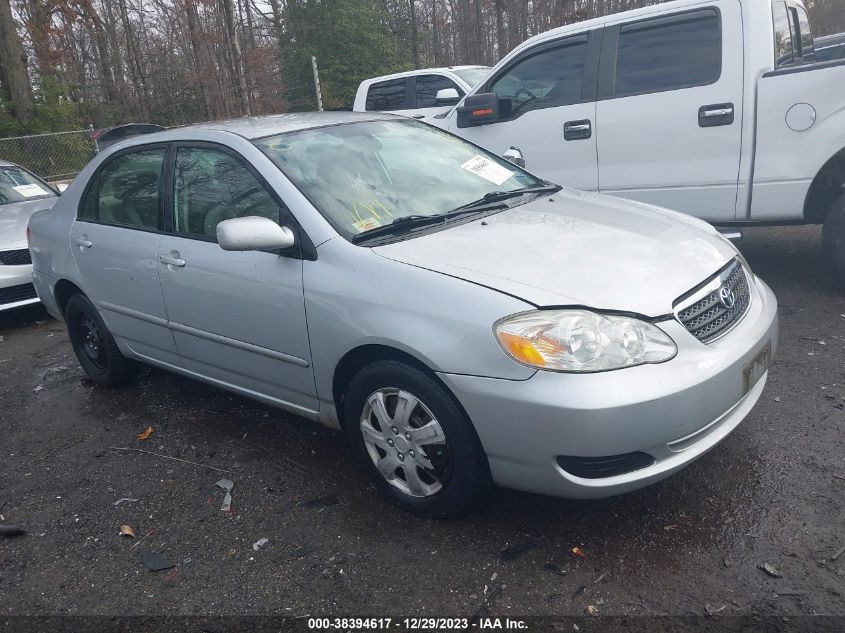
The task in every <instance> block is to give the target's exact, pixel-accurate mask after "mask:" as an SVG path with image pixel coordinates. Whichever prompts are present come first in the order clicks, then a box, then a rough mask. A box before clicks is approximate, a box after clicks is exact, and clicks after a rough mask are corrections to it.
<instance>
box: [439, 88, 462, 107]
mask: <svg viewBox="0 0 845 633" xmlns="http://www.w3.org/2000/svg"><path fill="white" fill-rule="evenodd" d="M434 99H435V101H436V102H437V105H444V106H445V105H455V104H456V103H457V102H458V101H460V100H461V95H459V94H458V91H457V90H455V89H454V88H441V89H440V90H438V91H437V96H436V97H435V98H434Z"/></svg>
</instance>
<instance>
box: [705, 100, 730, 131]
mask: <svg viewBox="0 0 845 633" xmlns="http://www.w3.org/2000/svg"><path fill="white" fill-rule="evenodd" d="M733 122H734V104H732V103H713V104H711V105H705V106H701V107H700V108H699V109H698V125H699V127H716V126H718V125H730V124H731V123H733Z"/></svg>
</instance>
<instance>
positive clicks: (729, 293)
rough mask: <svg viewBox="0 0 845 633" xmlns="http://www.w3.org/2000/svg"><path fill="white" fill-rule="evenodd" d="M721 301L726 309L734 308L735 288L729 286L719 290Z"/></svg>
mask: <svg viewBox="0 0 845 633" xmlns="http://www.w3.org/2000/svg"><path fill="white" fill-rule="evenodd" d="M719 301H721V302H722V305H723V306H725V307H726V308H728V309H730V308H733V307H734V304H735V303H736V293H735V292H734V291H733V288H728V287H727V286H722V287H721V288H719Z"/></svg>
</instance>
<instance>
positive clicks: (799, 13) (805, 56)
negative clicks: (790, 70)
mask: <svg viewBox="0 0 845 633" xmlns="http://www.w3.org/2000/svg"><path fill="white" fill-rule="evenodd" d="M792 11H794V12H795V13H794V17H795V18H797V21H798V33H799V34H800V36H801V37H800V42H801V61H802V62H812V61H814V59H813V58H814V53H815V51H814V47H813V32H812V30H810V17H809V16H808V15H807V10H806V9H804V7H795V8H793V9H792Z"/></svg>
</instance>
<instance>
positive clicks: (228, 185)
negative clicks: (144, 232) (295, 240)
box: [158, 143, 318, 413]
mask: <svg viewBox="0 0 845 633" xmlns="http://www.w3.org/2000/svg"><path fill="white" fill-rule="evenodd" d="M172 160H173V165H172V170H173V182H172V187H169V188H168V189H169V192H168V197H169V201H168V202H169V206H168V209H169V216H170V218H169V219H168V223H167V224H168V227H167V232H166V234H165V235H164V236H162V239H161V242H160V243H159V245H158V272H159V275H160V277H161V291H162V293H163V295H164V301H165V304H166V305H167V311H168V315H169V317H170V326H171V328H172V329H173V336H174V338H175V340H176V345H177V347H178V349H179V353H180V355H181V356H182V359H183V363H184V367H185V369H187V370H188V371H192V372H195V373H196V374H199V375H201V376H203V377H205V378H208V379H211V380H212V381H215V382H218V383H219V384H221V385H222V386H232V387H236V388H237V389H239V390H242V391H246V392H249V393H251V394H253V395H259V396H263V397H266V398H269V399H271V400H272V401H274V402H276V403H280V404H285V405H287V406H288V407H289V408H294V409H297V408H298V409H301V410H302V411H303V413H308V412H313V411H316V410H317V409H318V405H317V399H316V389H315V386H314V376H313V372H312V370H311V351H310V345H309V342H308V330H307V327H306V323H305V298H304V294H303V289H302V259H301V258H300V256H299V254H298V252H291V253H284V254H282V253H279V252H270V251H266V252H265V251H248V252H227V251H224V250H223V249H221V248H220V246H219V245H218V244H217V238H216V235H217V224H218V223H220V222H221V221H223V220H226V219H230V218H237V217H246V216H261V217H267V218H270V219H272V220H274V221H276V222H281V223H283V224H285V225H286V226H289V227H291V228H293V229H294V232H296V223H295V221H294V220H293V218H292V217H291V216H290V214H289V212H288V210H287V209H286V208H285V206H284V204H283V203H282V201H281V200H280V199H279V198H278V196H277V195H276V194H275V192H274V191H273V190H272V189H271V188H270V186H269V185H268V184H267V183H266V182H265V181H264V180H263V179H262V178H261V177H260V176H259V175H258V173H257V172H256V171H255V170H253V169H252V168H251V166H250V165H249V164H248V163H247V162H246V161H245V160H244V159H243V158H241V157H240V156H239V155H237V154H235V153H233V152H232V151H231V150H229V149H227V148H224V147H222V146H219V145H213V144H198V143H197V144H193V143H180V144H178V145H177V146H176V148H175V151H174V155H173V157H172Z"/></svg>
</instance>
